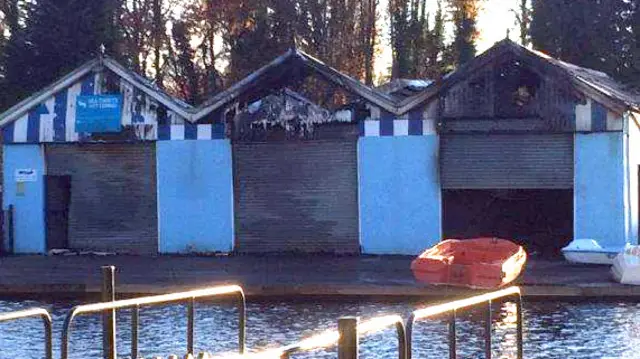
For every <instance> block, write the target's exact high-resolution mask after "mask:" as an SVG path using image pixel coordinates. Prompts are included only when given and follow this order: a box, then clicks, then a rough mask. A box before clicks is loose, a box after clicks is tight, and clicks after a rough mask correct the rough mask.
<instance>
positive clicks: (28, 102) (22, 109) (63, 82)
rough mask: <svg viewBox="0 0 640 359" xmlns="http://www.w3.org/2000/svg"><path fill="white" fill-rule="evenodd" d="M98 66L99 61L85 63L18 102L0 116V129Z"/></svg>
mask: <svg viewBox="0 0 640 359" xmlns="http://www.w3.org/2000/svg"><path fill="white" fill-rule="evenodd" d="M100 65H101V60H100V59H93V60H90V61H87V62H85V63H84V64H83V65H81V66H80V67H78V68H77V69H75V70H73V71H72V72H70V73H68V74H67V75H65V76H63V77H61V78H60V79H58V80H57V81H55V82H54V83H53V84H51V85H49V86H47V87H45V88H44V89H42V90H40V91H38V92H37V93H35V94H34V95H31V96H29V97H27V98H26V99H24V100H22V101H20V102H18V103H17V104H16V105H14V106H12V107H10V108H9V109H8V110H6V111H5V112H3V113H2V114H0V128H1V127H4V126H6V125H7V124H9V123H11V122H13V121H16V120H18V119H19V118H21V117H22V116H24V114H25V113H27V112H28V111H29V110H30V109H31V108H33V107H34V106H36V105H38V104H40V103H42V102H43V101H46V100H47V99H48V98H49V97H51V96H53V95H55V94H56V93H58V92H59V91H62V90H64V89H65V88H67V87H69V86H71V85H73V84H74V83H76V82H77V81H78V80H80V79H81V78H82V77H83V76H85V75H86V74H88V73H89V72H91V71H92V70H93V69H94V68H96V67H99V66H100Z"/></svg>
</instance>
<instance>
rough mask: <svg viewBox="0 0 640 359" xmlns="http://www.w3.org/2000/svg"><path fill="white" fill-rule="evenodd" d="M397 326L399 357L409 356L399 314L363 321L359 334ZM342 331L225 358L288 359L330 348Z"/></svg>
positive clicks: (337, 341)
mask: <svg viewBox="0 0 640 359" xmlns="http://www.w3.org/2000/svg"><path fill="white" fill-rule="evenodd" d="M390 326H395V328H396V335H397V337H398V359H408V358H407V335H406V333H407V332H406V330H405V326H404V320H403V319H402V317H400V316H399V315H387V316H384V317H379V318H373V319H370V320H367V321H364V322H362V323H361V324H359V325H358V326H357V330H358V332H359V334H373V333H376V332H379V331H381V330H383V329H386V328H388V327H390ZM340 335H341V334H340V332H339V331H338V330H327V331H325V332H323V333H320V334H316V335H314V336H311V337H309V338H306V339H303V340H300V341H298V342H296V343H293V344H290V345H286V346H282V347H279V348H274V349H268V350H265V351H262V352H258V353H251V354H245V355H237V356H228V355H227V356H224V358H225V359H276V358H280V359H288V358H289V357H290V356H291V355H292V354H295V353H297V352H301V351H309V350H314V349H321V348H325V349H326V348H330V347H333V346H335V345H338V344H339V340H340Z"/></svg>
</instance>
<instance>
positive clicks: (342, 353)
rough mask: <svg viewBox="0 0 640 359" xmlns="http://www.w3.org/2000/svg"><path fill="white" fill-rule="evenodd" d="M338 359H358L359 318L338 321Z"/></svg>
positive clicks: (346, 318) (344, 318) (345, 318)
mask: <svg viewBox="0 0 640 359" xmlns="http://www.w3.org/2000/svg"><path fill="white" fill-rule="evenodd" d="M338 333H339V334H340V338H339V339H338V359H358V317H342V318H340V319H338Z"/></svg>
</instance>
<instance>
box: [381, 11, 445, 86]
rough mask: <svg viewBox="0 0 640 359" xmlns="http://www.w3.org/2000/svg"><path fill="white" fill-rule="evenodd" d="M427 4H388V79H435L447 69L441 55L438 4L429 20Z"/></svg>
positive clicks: (441, 13) (442, 47) (441, 12)
mask: <svg viewBox="0 0 640 359" xmlns="http://www.w3.org/2000/svg"><path fill="white" fill-rule="evenodd" d="M427 5H428V4H427V0H395V1H393V0H392V1H390V2H389V15H390V19H391V26H390V35H391V48H392V54H393V65H392V73H391V76H392V78H423V79H424V78H429V79H436V78H438V77H440V76H441V75H442V74H443V73H444V72H445V70H446V69H450V67H451V66H450V64H449V63H447V61H446V60H447V58H446V57H445V56H444V53H445V50H446V48H445V45H444V14H443V11H442V2H441V1H438V2H437V10H436V12H435V14H433V17H432V16H431V14H429V12H428V11H427ZM430 19H433V26H431V24H430Z"/></svg>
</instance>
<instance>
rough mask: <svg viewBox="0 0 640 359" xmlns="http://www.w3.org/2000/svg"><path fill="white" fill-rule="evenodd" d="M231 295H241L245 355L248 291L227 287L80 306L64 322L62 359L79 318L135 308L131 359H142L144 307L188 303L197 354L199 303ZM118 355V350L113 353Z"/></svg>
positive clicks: (241, 339) (189, 344)
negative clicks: (141, 314)
mask: <svg viewBox="0 0 640 359" xmlns="http://www.w3.org/2000/svg"><path fill="white" fill-rule="evenodd" d="M228 294H237V295H238V299H239V303H238V306H239V310H238V314H239V324H238V327H239V328H238V332H239V333H238V347H239V353H240V354H243V353H244V349H245V323H246V318H247V316H246V302H245V296H244V291H243V290H242V288H241V287H240V286H237V285H227V286H218V287H211V288H205V289H198V290H192V291H188V292H180V293H171V294H162V295H154V296H148V297H142V298H134V299H125V300H117V301H113V302H103V303H95V304H86V305H79V306H76V307H74V308H73V309H71V312H69V314H67V317H66V318H65V321H64V328H63V331H62V343H61V348H60V349H61V350H60V357H61V359H68V355H69V335H70V332H71V324H72V322H73V319H74V318H75V317H76V316H79V315H83V314H90V313H102V312H104V311H107V310H117V309H125V308H132V309H133V312H132V319H131V358H133V359H136V358H137V357H138V322H139V310H140V307H141V306H159V305H166V304H169V303H174V304H176V303H184V302H187V303H188V317H187V352H188V353H190V354H193V341H194V340H193V338H194V337H193V332H194V318H195V306H194V304H195V300H196V299H201V298H206V297H215V296H221V295H228ZM109 345H111V346H112V348H115V343H113V342H110V343H109ZM110 352H111V353H113V354H112V355H114V356H115V350H112V351H110Z"/></svg>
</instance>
